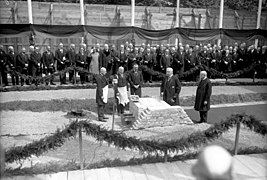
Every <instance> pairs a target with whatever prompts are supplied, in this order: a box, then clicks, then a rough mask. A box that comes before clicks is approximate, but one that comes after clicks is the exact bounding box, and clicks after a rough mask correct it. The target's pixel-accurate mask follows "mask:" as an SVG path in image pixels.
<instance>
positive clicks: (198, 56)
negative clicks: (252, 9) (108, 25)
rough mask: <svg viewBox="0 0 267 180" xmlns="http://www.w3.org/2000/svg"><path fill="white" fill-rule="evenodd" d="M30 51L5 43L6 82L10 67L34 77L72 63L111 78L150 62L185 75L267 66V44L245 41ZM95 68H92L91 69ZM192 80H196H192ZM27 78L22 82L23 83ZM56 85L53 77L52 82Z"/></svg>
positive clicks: (161, 69)
mask: <svg viewBox="0 0 267 180" xmlns="http://www.w3.org/2000/svg"><path fill="white" fill-rule="evenodd" d="M29 49H30V50H29V53H26V50H25V48H22V50H21V52H20V53H18V54H17V53H15V52H14V48H13V47H12V46H10V47H9V48H8V52H7V53H5V52H4V50H3V46H0V59H1V73H2V81H3V83H4V84H7V79H6V71H7V70H9V69H12V70H17V71H19V72H20V73H22V74H26V75H27V74H28V75H31V76H33V77H36V76H40V75H41V74H51V73H53V72H54V71H55V69H57V70H59V71H60V70H63V69H65V68H66V67H68V66H70V65H76V66H78V67H82V68H85V69H86V70H89V71H90V72H92V73H99V70H100V68H101V67H105V68H106V70H107V74H106V76H107V77H110V76H111V75H114V74H116V73H117V72H118V68H119V67H120V66H122V67H124V70H125V71H128V70H131V69H132V68H133V64H138V65H146V66H147V67H148V68H149V69H151V70H155V71H159V72H162V73H166V69H167V68H168V67H172V69H173V72H174V74H178V75H181V74H182V73H183V72H184V71H188V70H190V69H191V68H193V67H195V66H196V65H202V64H203V65H206V66H208V67H211V68H214V69H216V70H218V71H220V72H225V73H229V72H234V71H237V70H242V69H244V68H245V67H247V66H249V65H251V64H252V63H257V64H259V65H260V66H259V67H260V68H258V69H257V71H258V76H259V77H264V76H265V75H266V67H267V46H262V47H258V48H255V46H254V45H251V46H249V47H247V45H246V44H245V43H241V44H240V45H239V44H237V43H235V44H234V45H233V46H228V45H225V46H224V47H221V46H217V45H212V44H207V45H202V44H200V45H195V46H194V47H192V46H189V45H188V44H186V45H185V46H183V45H182V44H181V43H179V46H177V47H171V46H170V45H169V44H166V45H156V46H154V47H151V46H150V45H149V44H148V45H145V44H142V45H141V47H139V48H137V47H135V46H134V45H133V44H131V43H130V44H129V43H126V44H121V45H120V47H119V49H118V50H117V48H116V46H115V45H111V46H109V45H108V44H105V45H104V48H103V49H101V48H100V44H96V45H95V46H93V47H87V48H86V45H82V46H81V47H80V48H79V51H78V53H77V52H76V48H75V45H74V44H71V45H70V47H69V49H67V50H66V49H64V47H63V44H62V43H60V44H59V46H58V49H57V50H56V51H55V53H53V52H51V48H50V47H49V46H47V47H46V49H45V52H44V53H43V54H41V53H40V52H39V48H38V46H36V47H33V46H30V48H29ZM90 67H91V68H90ZM142 73H143V76H144V82H152V80H157V79H155V78H154V79H153V78H152V76H151V74H150V73H148V72H147V71H145V72H142ZM79 75H80V78H81V83H84V82H85V81H87V80H88V77H87V76H86V75H85V74H84V73H80V74H79ZM75 76H76V73H75V72H74V71H70V72H69V82H70V83H74V78H73V77H75ZM188 80H195V78H193V79H188ZM60 82H61V84H66V83H67V82H66V74H64V73H63V74H62V75H61V76H60ZM12 84H13V85H14V84H18V77H15V76H12ZM23 84H24V81H23V80H22V81H21V85H23ZM51 84H53V80H52V82H51Z"/></svg>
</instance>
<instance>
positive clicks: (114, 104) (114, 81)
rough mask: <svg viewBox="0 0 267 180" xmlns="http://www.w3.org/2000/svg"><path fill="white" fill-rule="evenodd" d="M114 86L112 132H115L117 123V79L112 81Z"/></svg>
mask: <svg viewBox="0 0 267 180" xmlns="http://www.w3.org/2000/svg"><path fill="white" fill-rule="evenodd" d="M112 84H113V90H114V101H113V105H112V128H111V130H112V131H113V130H114V123H115V111H116V88H117V84H118V80H117V79H113V80H112Z"/></svg>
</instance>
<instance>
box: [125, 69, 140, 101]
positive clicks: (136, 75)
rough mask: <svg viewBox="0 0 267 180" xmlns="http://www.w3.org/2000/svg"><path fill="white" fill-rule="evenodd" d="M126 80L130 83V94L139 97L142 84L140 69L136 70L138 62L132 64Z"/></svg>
mask: <svg viewBox="0 0 267 180" xmlns="http://www.w3.org/2000/svg"><path fill="white" fill-rule="evenodd" d="M128 81H129V84H130V93H131V95H138V96H139V97H141V95H142V91H141V86H142V85H143V75H142V71H138V64H134V66H133V70H131V71H130V73H129V77H128Z"/></svg>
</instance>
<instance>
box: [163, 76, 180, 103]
mask: <svg viewBox="0 0 267 180" xmlns="http://www.w3.org/2000/svg"><path fill="white" fill-rule="evenodd" d="M181 87H182V85H181V83H180V81H179V79H178V77H177V76H175V75H173V76H172V77H171V78H170V80H168V77H166V78H165V79H164V80H163V81H162V83H161V87H160V92H161V93H163V100H164V101H165V102H167V103H168V104H170V105H179V104H180V102H179V94H180V91H181Z"/></svg>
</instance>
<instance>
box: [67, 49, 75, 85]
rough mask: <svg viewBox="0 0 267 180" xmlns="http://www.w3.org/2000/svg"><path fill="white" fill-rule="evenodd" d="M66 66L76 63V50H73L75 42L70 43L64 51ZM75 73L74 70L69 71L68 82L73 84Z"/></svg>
mask: <svg viewBox="0 0 267 180" xmlns="http://www.w3.org/2000/svg"><path fill="white" fill-rule="evenodd" d="M66 61H67V63H66V66H67V67H69V66H75V65H76V63H75V62H76V52H75V44H71V45H70V48H69V50H68V51H67V53H66ZM75 76H76V74H74V70H70V71H69V82H70V83H72V84H74V77H75Z"/></svg>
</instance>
